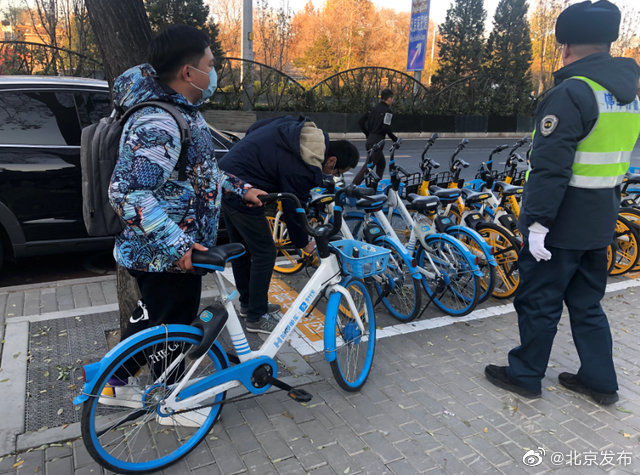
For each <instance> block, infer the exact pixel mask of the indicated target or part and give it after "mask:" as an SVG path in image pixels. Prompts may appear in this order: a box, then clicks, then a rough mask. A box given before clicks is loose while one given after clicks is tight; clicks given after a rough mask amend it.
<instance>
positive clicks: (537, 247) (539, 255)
mask: <svg viewBox="0 0 640 475" xmlns="http://www.w3.org/2000/svg"><path fill="white" fill-rule="evenodd" d="M548 232H549V230H548V229H547V228H545V227H544V226H543V225H542V224H540V223H537V222H536V223H533V224H532V225H531V226H529V252H530V253H531V255H532V256H533V257H534V259H535V260H536V262H540V261H541V260H543V261H548V260H549V259H551V253H550V252H549V250H548V249H547V248H546V247H544V238H545V237H546V236H547V233H548Z"/></svg>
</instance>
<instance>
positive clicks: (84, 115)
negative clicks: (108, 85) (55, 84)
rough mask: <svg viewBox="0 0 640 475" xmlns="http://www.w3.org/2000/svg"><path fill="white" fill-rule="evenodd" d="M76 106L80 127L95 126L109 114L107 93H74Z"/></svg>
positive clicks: (109, 104) (109, 105)
mask: <svg viewBox="0 0 640 475" xmlns="http://www.w3.org/2000/svg"><path fill="white" fill-rule="evenodd" d="M76 104H77V105H78V115H79V116H80V124H81V126H82V127H86V126H87V125H91V124H95V123H96V122H98V121H99V120H100V119H102V118H103V117H107V116H109V115H110V114H111V110H112V107H111V98H110V96H109V92H108V91H105V92H76Z"/></svg>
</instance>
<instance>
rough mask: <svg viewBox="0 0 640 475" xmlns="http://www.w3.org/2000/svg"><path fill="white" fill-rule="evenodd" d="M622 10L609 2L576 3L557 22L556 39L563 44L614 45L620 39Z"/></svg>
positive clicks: (602, 0) (603, 0)
mask: <svg viewBox="0 0 640 475" xmlns="http://www.w3.org/2000/svg"><path fill="white" fill-rule="evenodd" d="M619 29H620V10H619V9H618V7H616V6H615V5H614V4H613V3H611V2H608V1H607V0H600V1H598V2H595V3H591V2H590V1H589V0H587V1H586V2H580V3H576V4H575V5H571V6H570V7H567V8H566V9H565V10H564V11H563V12H562V13H561V14H560V16H558V20H557V21H556V39H557V40H558V43H561V44H565V45H566V44H574V45H577V44H598V43H613V42H614V41H615V40H617V39H618V31H619Z"/></svg>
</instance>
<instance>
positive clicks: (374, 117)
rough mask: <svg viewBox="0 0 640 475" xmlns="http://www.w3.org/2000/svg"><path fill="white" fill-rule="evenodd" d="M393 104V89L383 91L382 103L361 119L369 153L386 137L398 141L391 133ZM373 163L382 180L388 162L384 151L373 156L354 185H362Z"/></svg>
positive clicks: (360, 123) (357, 176)
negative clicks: (369, 166) (368, 166)
mask: <svg viewBox="0 0 640 475" xmlns="http://www.w3.org/2000/svg"><path fill="white" fill-rule="evenodd" d="M392 102H393V91H392V90H391V89H383V90H382V92H380V103H378V104H377V105H376V106H375V107H373V108H372V109H371V110H369V111H368V112H367V113H366V114H364V115H363V116H362V117H360V120H359V121H358V125H359V126H360V130H361V131H362V133H363V134H364V135H365V137H366V138H367V142H366V145H365V146H366V148H367V152H368V151H369V149H371V147H373V146H374V145H375V144H377V143H378V142H380V141H381V140H383V139H384V138H385V137H386V136H389V138H390V139H391V140H393V141H394V142H396V141H397V140H398V137H396V136H395V135H394V133H393V132H392V131H391V119H392V118H393V113H392V112H391V103H392ZM371 162H373V163H374V164H375V167H376V169H375V172H376V174H377V175H378V177H379V178H382V174H383V173H384V169H385V167H386V166H387V162H386V161H385V158H384V153H383V151H382V150H377V151H376V152H374V153H373V154H372V155H371V157H370V158H369V161H368V162H367V163H365V164H364V165H363V166H362V168H361V169H360V170H359V171H358V173H357V175H356V176H355V178H354V179H353V184H354V185H359V184H360V183H362V181H363V180H364V177H365V174H366V172H367V165H368V164H369V163H371Z"/></svg>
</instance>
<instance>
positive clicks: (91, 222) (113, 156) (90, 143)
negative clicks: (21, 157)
mask: <svg viewBox="0 0 640 475" xmlns="http://www.w3.org/2000/svg"><path fill="white" fill-rule="evenodd" d="M149 106H154V107H159V108H161V109H163V110H165V111H167V112H168V113H169V114H171V116H172V117H173V118H174V119H175V121H176V123H177V124H178V129H179V130H180V157H179V158H178V162H177V164H176V170H177V171H178V180H180V181H184V180H186V165H187V151H188V149H189V144H190V143H191V130H190V129H189V124H187V121H186V120H185V118H184V117H183V116H182V114H181V113H180V111H179V110H178V109H177V108H176V107H175V106H173V105H172V104H169V103H167V102H161V101H148V102H141V103H139V104H136V105H134V106H132V107H131V108H130V109H128V110H127V111H126V112H125V113H124V114H123V113H121V112H119V109H117V108H116V109H115V110H114V112H113V113H112V114H111V116H109V117H104V118H102V119H100V121H99V122H97V123H95V124H91V125H89V126H88V127H85V128H84V129H82V139H81V142H80V145H81V150H80V166H81V169H82V215H83V218H84V225H85V227H86V228H87V233H88V234H89V236H112V235H116V234H119V233H120V231H122V228H123V221H122V219H121V218H120V216H118V215H117V214H116V212H115V211H114V210H113V208H112V207H111V204H110V203H109V194H108V193H109V184H110V182H111V175H113V169H114V168H115V166H116V162H117V161H118V149H119V145H120V136H121V135H122V129H123V128H124V125H125V123H126V122H127V119H129V117H131V114H133V113H134V112H135V111H137V110H139V109H141V108H143V107H149Z"/></svg>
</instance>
